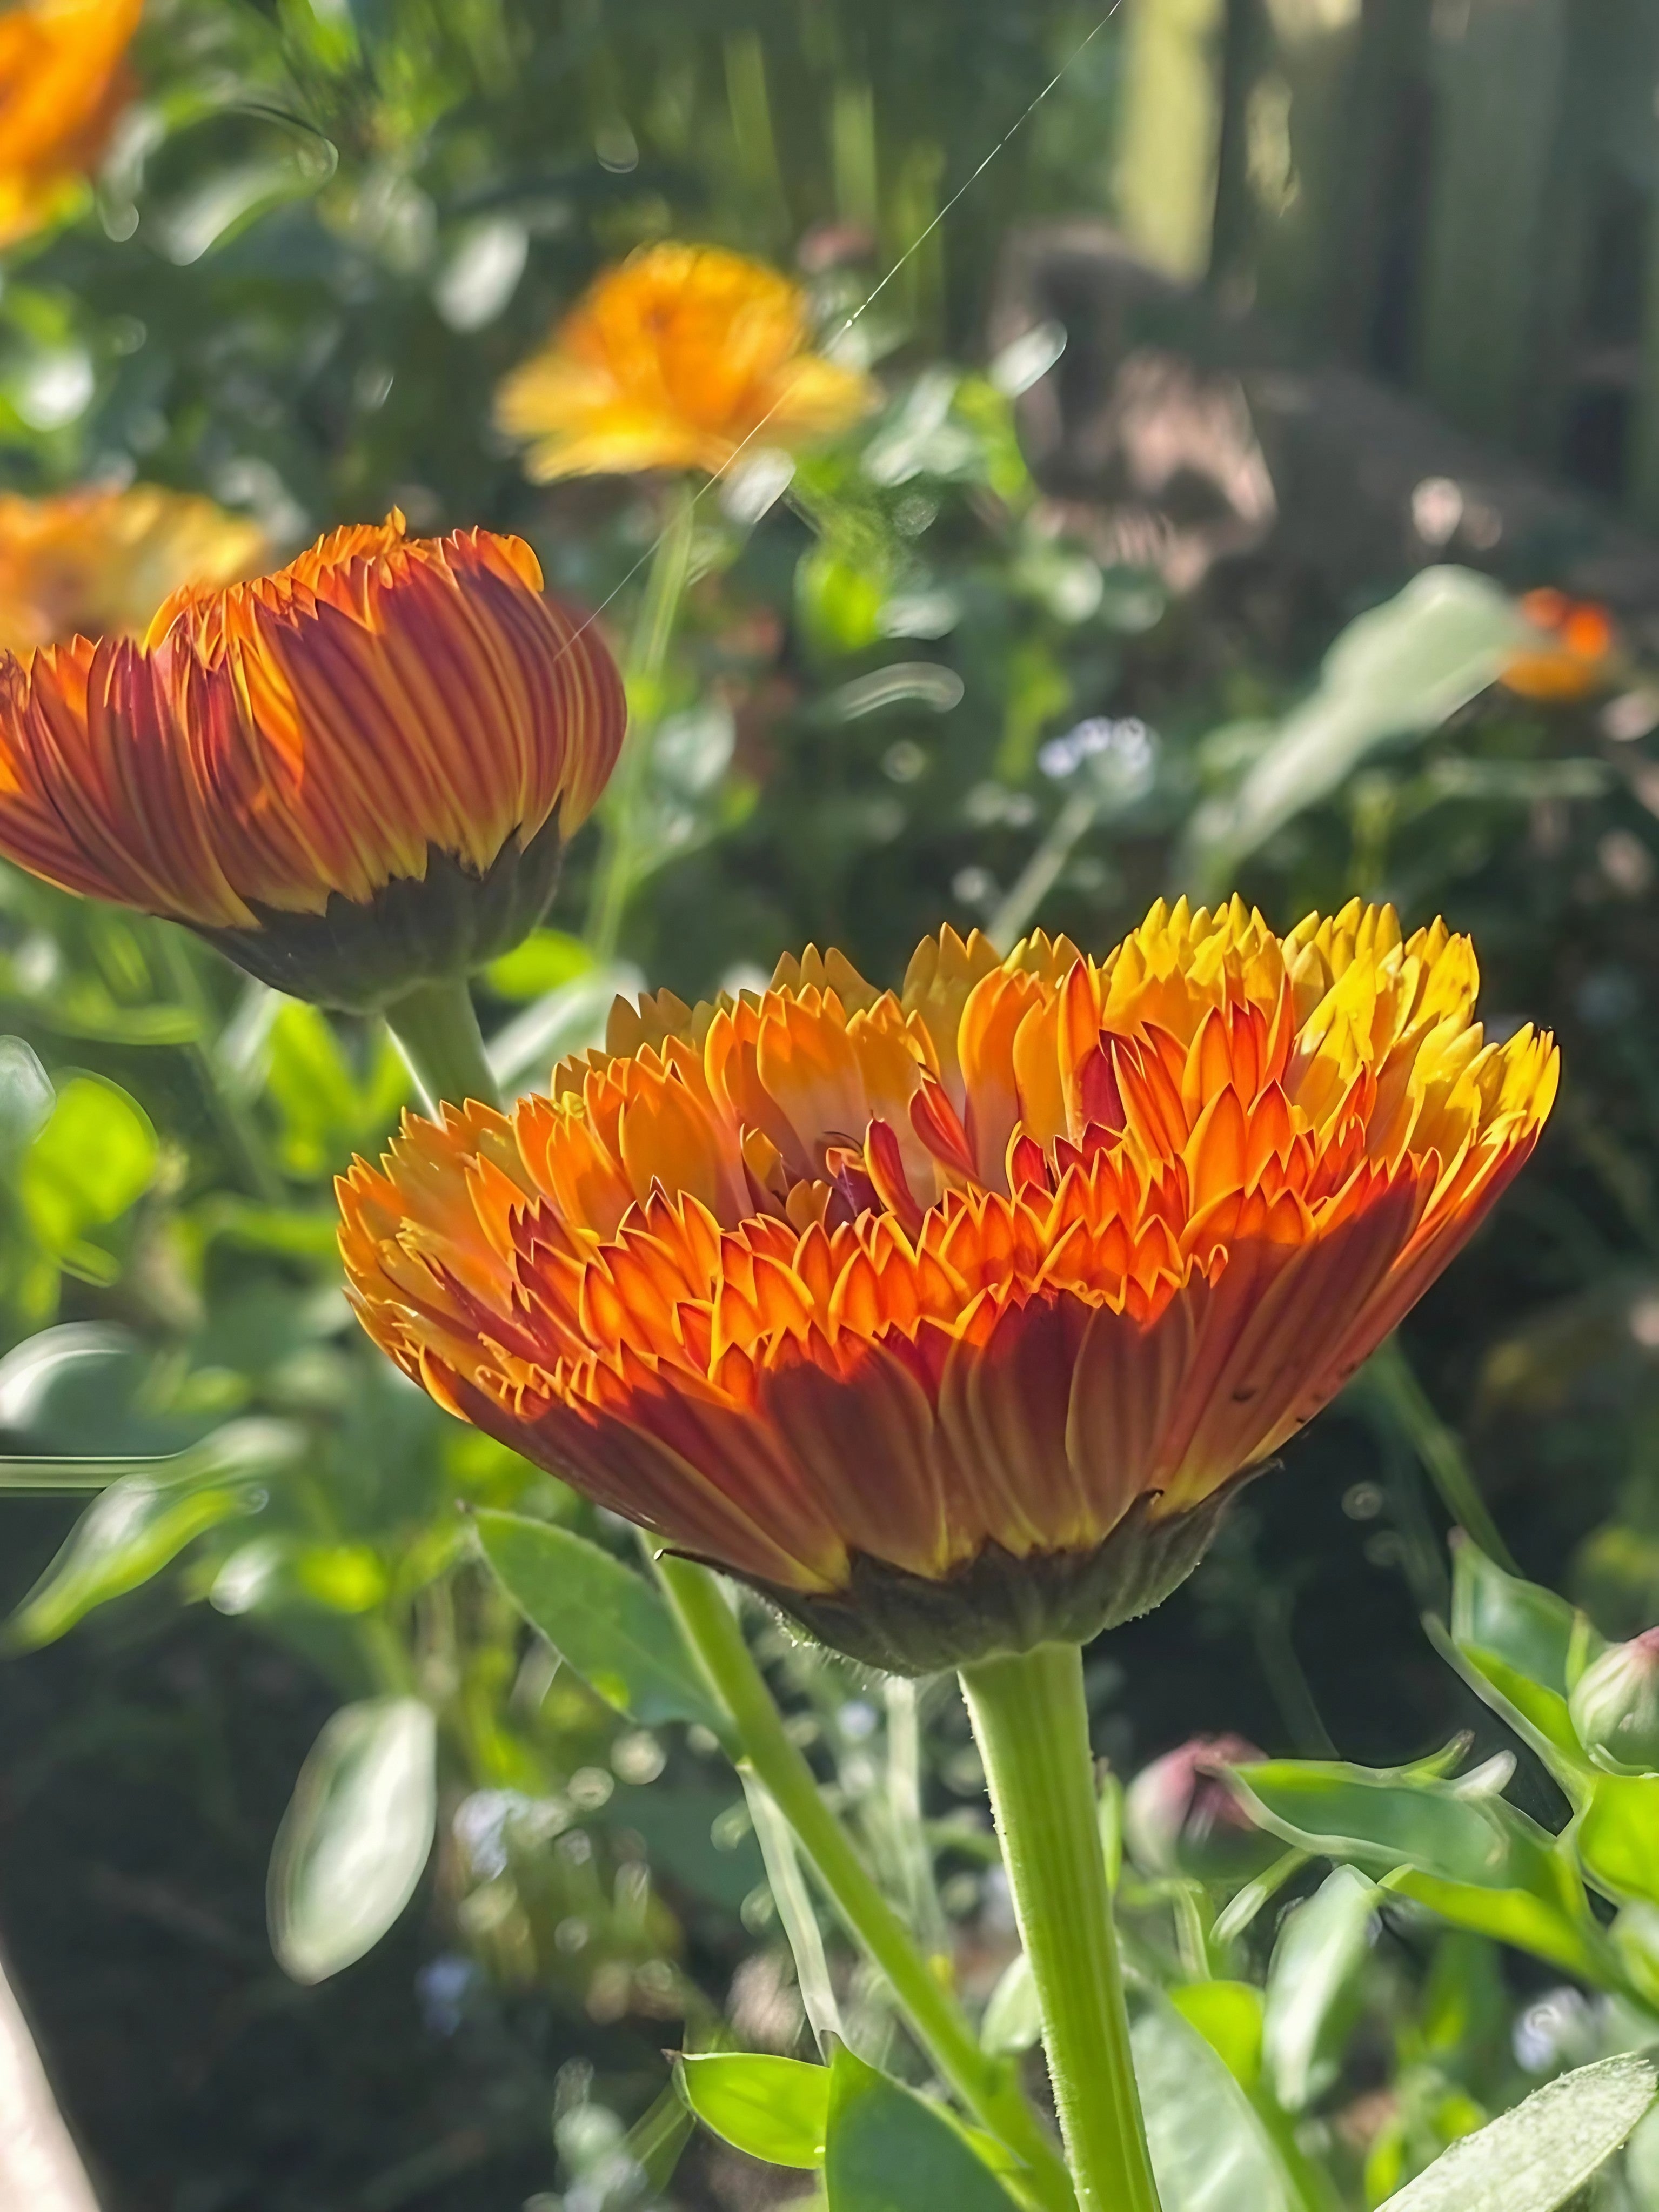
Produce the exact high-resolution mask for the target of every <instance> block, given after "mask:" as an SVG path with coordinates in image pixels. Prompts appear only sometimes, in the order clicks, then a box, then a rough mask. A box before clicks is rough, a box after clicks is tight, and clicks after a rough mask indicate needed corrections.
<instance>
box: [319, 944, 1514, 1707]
mask: <svg viewBox="0 0 1659 2212" xmlns="http://www.w3.org/2000/svg"><path fill="white" fill-rule="evenodd" d="M1476 984H1477V970H1476V966H1475V960H1474V951H1473V948H1472V947H1471V945H1469V942H1468V939H1467V938H1462V937H1455V936H1453V935H1451V934H1450V933H1449V932H1448V931H1447V930H1446V928H1445V927H1444V926H1443V924H1442V923H1438V922H1437V923H1436V924H1435V925H1434V926H1433V927H1432V928H1430V929H1424V930H1419V931H1418V932H1417V933H1415V934H1414V935H1413V936H1412V937H1409V938H1407V937H1405V936H1403V935H1402V933H1401V928H1400V925H1399V922H1398V921H1397V919H1396V917H1395V914H1394V912H1393V910H1392V909H1391V908H1386V907H1383V908H1376V907H1371V908H1361V907H1360V906H1359V904H1358V902H1357V901H1356V902H1354V903H1353V904H1352V906H1350V907H1347V908H1345V909H1344V910H1343V912H1342V913H1341V914H1340V915H1336V916H1335V917H1334V918H1332V919H1322V918H1321V917H1320V916H1318V915H1310V917H1309V918H1308V920H1307V921H1304V922H1303V923H1302V924H1301V925H1300V926H1299V927H1297V928H1296V929H1294V930H1292V931H1291V933H1289V935H1288V936H1286V937H1284V938H1279V937H1278V936H1276V935H1275V934H1274V933H1273V931H1272V930H1271V929H1269V928H1268V927H1267V923H1266V922H1265V921H1263V920H1262V918H1261V915H1258V914H1255V913H1252V912H1251V911H1250V910H1249V909H1248V908H1245V907H1243V905H1241V904H1240V903H1239V902H1237V900H1235V901H1234V902H1232V903H1231V905H1229V906H1226V907H1223V908H1219V909H1218V911H1217V912H1216V913H1214V914H1208V913H1206V912H1204V911H1202V910H1200V911H1199V912H1197V913H1195V914H1194V913H1191V912H1189V911H1188V908H1187V906H1186V904H1185V902H1184V901H1183V902H1182V904H1180V905H1179V906H1177V907H1176V908H1174V909H1173V910H1170V909H1168V908H1164V907H1163V906H1161V905H1160V906H1159V907H1157V908H1154V909H1153V911H1152V914H1151V915H1149V916H1148V918H1147V920H1146V922H1145V923H1144V924H1143V926H1142V927H1140V928H1139V930H1137V931H1136V932H1135V933H1133V935H1132V936H1131V937H1129V938H1127V939H1126V940H1125V941H1124V943H1123V944H1121V945H1120V946H1118V948H1117V949H1116V951H1114V952H1113V953H1111V954H1110V955H1109V957H1107V958H1106V959H1105V960H1103V961H1098V962H1097V961H1095V960H1093V959H1091V958H1089V957H1087V956H1085V955H1084V954H1081V953H1079V951H1078V950H1077V949H1076V947H1075V946H1073V945H1070V944H1068V943H1067V942H1066V940H1065V939H1060V940H1058V941H1054V940H1050V939H1048V938H1046V937H1043V936H1040V935H1039V936H1036V937H1033V938H1030V939H1026V940H1025V941H1024V943H1023V944H1022V945H1018V946H1016V948H1015V949H1014V951H1012V953H1010V954H1009V955H1008V957H1006V959H1002V958H1000V957H998V955H997V953H996V952H995V951H994V949H993V947H992V946H991V945H989V944H987V941H986V940H985V939H983V938H981V937H980V936H978V935H977V934H976V935H975V937H973V938H972V939H969V940H968V942H967V943H966V944H964V943H963V940H962V939H960V938H958V937H957V936H956V935H955V934H954V933H951V932H949V931H946V932H945V933H944V934H943V936H942V937H940V938H938V939H927V941H926V942H925V943H924V944H923V945H921V948H920V949H919V951H917V953H916V955H915V958H914V959H913V961H912V962H911V964H910V970H909V973H908V975H907V977H906V979H905V983H904V987H903V989H902V992H901V993H897V994H895V993H893V992H882V991H878V990H876V989H874V988H873V987H872V986H871V985H870V984H868V983H866V981H864V979H863V977H862V976H860V975H859V974H858V973H857V971H856V970H855V969H853V968H852V967H851V965H850V964H849V963H848V962H847V961H846V960H845V959H843V958H842V957H841V956H840V955H839V954H838V953H831V954H830V955H829V956H828V957H820V956H819V955H818V954H817V953H816V952H809V953H808V954H807V955H806V956H805V957H804V958H803V959H801V960H799V961H795V960H786V961H785V962H784V963H782V965H781V967H780V969H779V970H778V973H777V975H776V976H775V978H774V981H773V983H772V985H771V987H770V988H769V990H767V991H764V992H761V993H750V992H745V993H744V994H743V995H742V997H741V998H739V999H737V1000H721V1001H720V1003H719V1004H718V1005H714V1006H700V1007H698V1008H696V1010H695V1011H694V1010H692V1009H690V1008H689V1007H687V1006H684V1005H682V1004H681V1003H680V1002H679V1001H678V1000H675V999H673V998H672V997H671V995H670V994H661V995H659V997H658V998H656V999H654V1000H645V1001H643V1002H642V1003H641V1006H640V1008H639V1010H638V1012H635V1009H634V1008H633V1007H632V1006H628V1005H626V1004H624V1003H623V1002H621V1001H619V1002H618V1006H617V1013H616V1016H615V1018H614V1019H613V1023H612V1029H611V1037H610V1040H609V1047H608V1049H607V1050H606V1051H605V1052H603V1053H594V1054H588V1055H586V1057H585V1058H583V1059H580V1060H572V1061H567V1062H566V1063H565V1064H564V1066H562V1067H561V1068H560V1069H558V1070H557V1071H556V1074H555V1077H554V1081H553V1085H552V1096H551V1097H528V1098H525V1099H521V1100H520V1102H519V1103H518V1104H517V1106H516V1107H515V1108H514V1109H513V1112H512V1114H511V1115H501V1114H498V1113H495V1112H494V1111H493V1110H492V1109H489V1107H487V1106H483V1105H480V1104H477V1103H473V1104H469V1105H467V1106H465V1108H463V1107H461V1106H460V1105H459V1103H457V1104H456V1105H455V1106H453V1107H447V1108H446V1109H444V1113H443V1117H442V1120H441V1122H436V1123H435V1122H433V1121H422V1120H419V1119H416V1118H414V1117H412V1116H411V1117H410V1118H408V1119H407V1120H406V1121H405V1122H404V1128H403V1133H402V1134H401V1136H400V1137H399V1138H398V1141H397V1142H396V1143H395V1144H394V1145H393V1146H392V1150H391V1152H389V1153H388V1154H387V1155H386V1158H385V1160H384V1161H383V1162H382V1164H381V1166H380V1169H378V1170H377V1169H375V1168H373V1167H370V1166H369V1165H368V1164H366V1163H365V1162H363V1161H361V1160H360V1161H359V1162H358V1163H357V1164H356V1167H355V1168H354V1170H353V1171H352V1173H351V1175H350V1176H349V1177H348V1178H347V1179H346V1180H345V1181H344V1182H343V1183H342V1184H341V1186H340V1191H341V1201H342V1206H343V1214H344V1225H343V1231H342V1237H341V1243H342V1249H343V1253H344V1256H345V1262H346V1271H347V1274H348V1276H349V1280H350V1284H351V1290H352V1296H353V1299H354V1302H355V1304H356V1307H357V1310H358V1312H359V1313H360V1314H361V1315H362V1318H363V1321H364V1323H365V1325H366V1326H367V1328H368V1330H369V1332H370V1334H372V1335H373V1336H374V1339H375V1340H376V1341H377V1342H378V1343H379V1344H380V1346H382V1348H383V1349H384V1350H385V1351H386V1352H388V1353H389V1354H390V1355H391V1357H392V1358H393V1359H394V1360H395V1361H396V1362H397V1364H398V1366H399V1367H401V1368H402V1369H403V1370H404V1373H405V1374H407V1375H409V1376H411V1377H412V1378H413V1379H415V1380H416V1381H418V1382H420V1383H423V1384H424V1385H425V1387H426V1388H427V1389H428V1390H429V1391H430V1392H431V1393H432V1394H433V1395H434V1396H435V1397H436V1398H437V1399H438V1401H440V1403H441V1404H443V1405H445V1406H447V1407H448V1408H449V1409H450V1410H451V1411H452V1412H453V1413H459V1414H460V1415H462V1416H463V1417H464V1418H465V1419H470V1420H471V1421H473V1422H475V1423H477V1425H478V1426H479V1427H481V1428H483V1429H484V1430H486V1431H488V1432H489V1434H491V1435H493V1436H495V1437H498V1438H500V1439H501V1440H502V1441H503V1442H505V1443H508V1444H510V1445H511V1446H512V1447H513V1449H515V1450H517V1451H520V1452H522V1453H523V1454H524V1455H525V1456H526V1458H528V1459H531V1460H532V1461H534V1462H536V1463H537V1464H538V1465H539V1466H542V1467H544V1468H549V1469H550V1470H551V1471H553V1472H554V1473H556V1474H562V1475H564V1476H566V1477H567V1478H568V1480H571V1481H573V1482H574V1483H575V1484H576V1485H577V1486H579V1487H580V1488H581V1489H583V1490H585V1491H586V1492H588V1493H589V1495H590V1496H592V1497H593V1498H597V1499H598V1500H599V1502H600V1503H601V1504H604V1505H606V1506H609V1507H610V1508H611V1509H612V1510H615V1511H617V1512H618V1513H622V1514H624V1515H626V1516H628V1517H629V1519H631V1520H634V1521H636V1522H640V1523H641V1524H642V1525H643V1526H644V1527H646V1528H649V1529H651V1530H653V1532H654V1533H655V1534H657V1535H658V1536H659V1538H660V1539H661V1540H662V1541H664V1542H665V1543H666V1544H668V1545H671V1546H672V1547H675V1548H677V1549H678V1550H680V1551H683V1552H686V1553H690V1554H692V1555H693V1556H695V1557H696V1558H699V1559H705V1560H710V1561H713V1562H714V1563H715V1564H716V1565H720V1566H722V1567H724V1568H726V1570H728V1571H732V1572H734V1573H737V1574H739V1575H742V1576H744V1577H746V1578H747V1579H748V1580H749V1581H750V1582H752V1583H755V1584H756V1585H757V1587H758V1588H760V1589H762V1590H763V1591H764V1592H765V1593H766V1594H767V1595H769V1597H771V1598H772V1599H773V1600H774V1601H775V1602H776V1603H777V1604H778V1605H780V1606H781V1607H782V1608H783V1609H784V1610H785V1611H787V1612H788V1613H792V1614H793V1616H794V1617H795V1618H796V1619H797V1620H800V1621H802V1622H803V1623H805V1626H807V1627H808V1628H810V1629H811V1630H812V1631H813V1632H815V1633H816V1634H817V1635H818V1636H820V1637H821V1638H823V1641H824V1642H825V1643H827V1644H832V1645H834V1646H836V1648H838V1649H839V1650H843V1651H847V1652H849V1653H851V1654H852V1655H853V1656H854V1657H856V1658H860V1659H862V1660H865V1661H867V1662H871V1663H872V1664H875V1665H878V1666H884V1667H887V1668H894V1669H896V1670H898V1671H902V1672H906V1673H928V1672H932V1671H933V1670H934V1669H936V1668H944V1667H947V1666H957V1665H962V1664H963V1663H965V1662H971V1661H974V1660H977V1659H981V1658H985V1657H987V1656H997V1655H1000V1654H1006V1653H1010V1652H1015V1651H1020V1650H1029V1649H1030V1648H1032V1647H1034V1646H1035V1645H1036V1644H1042V1643H1044V1642H1048V1641H1062V1642H1065V1641H1072V1642H1075V1641H1079V1640H1082V1639H1085V1638H1089V1637H1091V1636H1092V1635H1094V1634H1095V1633H1096V1632H1097V1631H1098V1630H1100V1629H1102V1628H1103V1627H1108V1626H1114V1625H1115V1624H1116V1623H1118V1622H1120V1621H1122V1620H1128V1619H1131V1618H1133V1615H1135V1614H1136V1613H1141V1612H1144V1611H1146V1609H1147V1607H1150V1606H1152V1605H1155V1604H1157V1603H1158V1601H1160V1600H1161V1599H1163V1598H1164V1596H1166V1595H1168V1594H1169V1592H1170V1590H1171V1589H1174V1588H1175V1586H1176V1584H1177V1583H1179V1582H1181V1581H1182V1579H1183V1578H1184V1577H1185V1576H1186V1575H1188V1573H1190V1572H1191V1571H1192V1569H1193V1567H1194V1565H1196V1564H1197V1562H1198V1560H1199V1559H1200V1557H1201V1555H1202V1553H1203V1551H1204V1549H1205V1547H1206V1544H1207V1542H1208V1541H1209V1539H1210V1537H1211V1536H1212V1534H1213V1533H1214V1530H1215V1527H1216V1524H1217V1522H1218V1517H1219V1516H1220V1514H1221V1512H1222V1511H1223V1510H1225V1505H1226V1504H1227V1502H1228V1500H1229V1499H1230V1498H1231V1497H1232V1496H1233V1495H1234V1493H1235V1492H1236V1490H1237V1485H1238V1482H1239V1480H1240V1479H1241V1478H1242V1477H1243V1476H1244V1475H1245V1474H1247V1473H1248V1472H1249V1470H1250V1469H1252V1468H1260V1467H1261V1466H1262V1465H1263V1464H1264V1463H1265V1462H1267V1461H1268V1460H1270V1459H1271V1458H1272V1457H1273V1455H1274V1454H1275V1453H1276V1452H1278V1451H1279V1449H1281V1447H1282V1446H1283V1445H1284V1444H1285V1442H1286V1441H1287V1439H1288V1438H1289V1437H1291V1436H1293V1435H1294V1434H1295V1432H1296V1431H1297V1429H1299V1428H1300V1427H1301V1426H1302V1425H1303V1424H1304V1422H1305V1421H1307V1420H1309V1419H1311V1418H1312V1416H1313V1415H1314V1414H1315V1413H1317V1412H1318V1411H1319V1409H1320V1407H1322V1406H1324V1405H1325V1404H1327V1403H1328V1401H1330V1400H1331V1399H1332V1398H1333V1397H1334V1396H1335V1395H1336V1393H1337V1392H1338V1391H1339V1390H1340V1389H1341V1388H1342V1386H1343V1384H1344V1383H1346V1382H1347V1380H1348V1378H1349V1377H1350V1376H1352V1374H1353V1372H1354V1370H1356V1368H1358V1366H1359V1365H1360V1364H1361V1363H1362V1362H1363V1361H1364V1359H1366V1358H1368V1357H1369V1356H1370V1353H1371V1352H1373V1351H1375V1349H1376V1346H1377V1345H1378V1344H1379V1343H1380V1342H1381V1341H1382V1340H1383V1337H1385V1336H1386V1335H1387V1334H1388V1333H1389V1330H1390V1329H1391V1328H1393V1327H1394V1326H1395V1322H1398V1321H1399V1320H1400V1319H1401V1316H1403V1315H1404V1314H1405V1313H1406V1311H1407V1309H1408V1308H1409V1307H1410V1306H1411V1305H1412V1304H1414V1303H1415V1301H1416V1300H1417V1299H1418V1298H1419V1297H1420V1296H1421V1295H1422V1293H1423V1292H1424V1291H1425V1290H1426V1289H1427V1288H1428V1286H1429V1285H1430V1284H1431V1282H1432V1281H1433V1280H1434V1279H1435V1278H1436V1276H1437V1275H1438V1274H1439V1273H1440V1272H1441V1270H1442V1269H1443V1267H1445V1266H1446V1265H1447V1263H1448V1261H1450V1259H1451V1258H1452V1257H1453V1255H1455V1253H1456V1252H1457V1251H1458V1249H1460V1247H1461V1246H1462V1244H1463V1243H1464V1241H1465V1239H1466V1238H1467V1237H1468V1236H1469V1234H1470V1232H1471V1231H1473V1230H1474V1226H1475V1225H1476V1224H1477V1222H1479V1221H1480V1219H1481V1218H1482V1217H1483V1216H1484V1215H1485V1213H1486V1210H1487V1209H1488V1207H1489V1206H1491V1205H1492V1202H1493V1200H1495V1199H1496V1198H1497V1196H1498V1194H1499V1192H1500V1191H1501V1190H1503V1188H1504V1186H1505V1185H1506V1184H1507V1183H1508V1182H1509V1180H1510V1177H1511V1176H1513V1175H1514V1174H1515V1172H1516V1170H1517V1169H1518V1168H1519V1167H1520V1165H1521V1164H1522V1161H1523V1160H1525V1159H1526V1158H1527V1157H1528V1153H1529V1152H1531V1150H1532V1148H1533V1146H1534V1144H1535V1142H1536V1141H1537V1137H1538V1133H1539V1130H1540V1128H1541V1126H1542V1124H1543V1121H1544V1120H1545V1118H1546V1116H1547V1115H1548V1112H1549V1109H1550V1104H1551V1101H1552V1099H1553V1097H1554V1093H1555V1085H1556V1077H1557V1058H1556V1053H1555V1048H1554V1046H1553V1042H1552V1041H1551V1040H1550V1038H1549V1037H1548V1036H1542V1035H1539V1034H1537V1033H1536V1032H1534V1030H1531V1029H1522V1030H1519V1031H1517V1032H1516V1035H1514V1036H1511V1037H1510V1038H1509V1039H1508V1040H1507V1041H1506V1042H1503V1043H1501V1044H1499V1043H1488V1042H1486V1039H1485V1037H1484V1036H1483V1035H1482V1031H1481V1028H1480V1023H1479V1021H1478V1020H1477V1019H1476V1018H1475V1012H1474V1000H1475V990H1476Z"/></svg>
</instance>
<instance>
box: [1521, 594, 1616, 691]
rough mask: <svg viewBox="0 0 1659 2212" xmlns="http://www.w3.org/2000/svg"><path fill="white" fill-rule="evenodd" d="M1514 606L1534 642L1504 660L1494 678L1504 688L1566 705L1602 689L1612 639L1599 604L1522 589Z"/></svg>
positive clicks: (1608, 620) (1608, 621)
mask: <svg viewBox="0 0 1659 2212" xmlns="http://www.w3.org/2000/svg"><path fill="white" fill-rule="evenodd" d="M1520 608H1521V613H1522V617H1523V619H1524V620H1525V621H1527V622H1528V623H1530V624H1531V625H1532V627H1533V629H1534V630H1535V631H1536V632H1537V634H1538V635H1537V642H1536V643H1535V644H1534V645H1531V646H1528V647H1524V648H1523V649H1522V651H1520V652H1518V653H1512V654H1511V655H1510V658H1509V659H1508V660H1507V661H1505V663H1504V671H1503V673H1502V675H1501V676H1500V677H1499V678H1498V681H1499V682H1500V683H1501V684H1503V686H1504V690H1506V691H1513V692H1514V693H1515V694H1516V696H1517V697H1520V698H1522V699H1541V700H1547V701H1549V702H1553V703H1556V704H1571V702H1573V701H1574V700H1577V699H1588V698H1590V697H1592V696H1594V695H1595V693H1596V692H1597V691H1599V690H1601V689H1602V688H1603V686H1604V685H1605V684H1606V683H1607V670H1608V665H1609V663H1610V662H1611V660H1612V659H1613V652H1614V648H1615V647H1616V646H1617V644H1618V633H1617V632H1616V631H1615V629H1613V618H1612V617H1611V616H1610V615H1609V614H1608V613H1607V609H1606V608H1605V607H1598V606H1596V605H1595V604H1594V603H1593V602H1592V601H1591V600H1589V599H1569V598H1568V597H1567V595H1566V593H1565V592H1558V591H1553V590H1542V591H1536V592H1525V593H1524V594H1523V595H1522V599H1521V602H1520Z"/></svg>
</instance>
